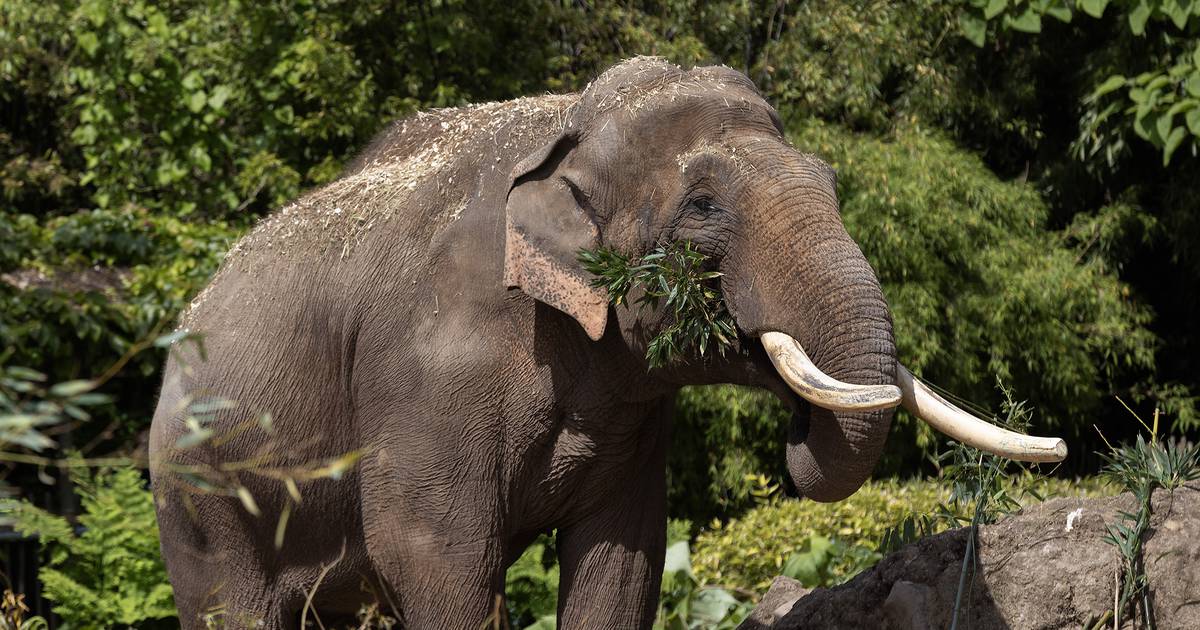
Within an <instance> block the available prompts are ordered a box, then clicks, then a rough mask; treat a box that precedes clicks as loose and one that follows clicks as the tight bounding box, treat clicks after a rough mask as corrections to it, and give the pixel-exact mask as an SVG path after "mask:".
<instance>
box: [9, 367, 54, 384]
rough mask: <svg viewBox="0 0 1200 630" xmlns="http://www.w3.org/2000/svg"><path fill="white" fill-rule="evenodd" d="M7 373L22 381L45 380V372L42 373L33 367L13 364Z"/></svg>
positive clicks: (40, 381) (42, 381) (41, 381)
mask: <svg viewBox="0 0 1200 630" xmlns="http://www.w3.org/2000/svg"><path fill="white" fill-rule="evenodd" d="M8 375H9V376H11V377H12V378H18V379H21V380H23V381H35V382H38V383H44V382H45V381H46V375H45V374H42V373H41V372H39V371H37V370H33V369H30V368H27V367H22V366H19V365H14V366H12V367H9V368H8Z"/></svg>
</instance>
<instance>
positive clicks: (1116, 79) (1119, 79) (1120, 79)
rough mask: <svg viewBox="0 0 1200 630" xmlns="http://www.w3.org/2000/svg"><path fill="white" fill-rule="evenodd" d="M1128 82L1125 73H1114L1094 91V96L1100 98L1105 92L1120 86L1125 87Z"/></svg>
mask: <svg viewBox="0 0 1200 630" xmlns="http://www.w3.org/2000/svg"><path fill="white" fill-rule="evenodd" d="M1126 82H1127V80H1126V79H1125V77H1124V76H1123V75H1120V74H1114V75H1113V76H1111V77H1108V78H1107V79H1105V80H1104V83H1101V84H1100V85H1099V86H1097V87H1096V89H1095V90H1093V91H1092V98H1093V99H1098V98H1100V97H1101V96H1104V95H1105V94H1108V93H1110V92H1112V91H1114V90H1116V89H1118V88H1121V87H1123V86H1124V85H1125V84H1126Z"/></svg>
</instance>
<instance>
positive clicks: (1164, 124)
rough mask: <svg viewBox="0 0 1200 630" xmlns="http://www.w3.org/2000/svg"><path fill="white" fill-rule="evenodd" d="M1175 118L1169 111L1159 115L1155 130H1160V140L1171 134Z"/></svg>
mask: <svg viewBox="0 0 1200 630" xmlns="http://www.w3.org/2000/svg"><path fill="white" fill-rule="evenodd" d="M1174 120H1175V118H1174V116H1171V115H1170V114H1167V113H1163V114H1161V115H1159V117H1158V119H1157V120H1155V122H1154V130H1155V131H1157V132H1158V139H1159V140H1160V141H1165V140H1166V138H1167V136H1169V135H1170V134H1171V127H1172V126H1173V123H1174Z"/></svg>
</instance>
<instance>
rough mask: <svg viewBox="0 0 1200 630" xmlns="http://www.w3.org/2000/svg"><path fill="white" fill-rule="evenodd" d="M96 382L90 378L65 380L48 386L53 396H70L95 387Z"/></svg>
mask: <svg viewBox="0 0 1200 630" xmlns="http://www.w3.org/2000/svg"><path fill="white" fill-rule="evenodd" d="M95 387H96V384H95V383H94V382H92V381H90V380H84V379H79V380H74V381H65V382H62V383H59V384H57V385H55V386H54V387H51V388H50V395H51V396H53V397H55V398H70V397H72V396H78V395H79V394H83V393H87V392H90V391H92V390H93V389H95Z"/></svg>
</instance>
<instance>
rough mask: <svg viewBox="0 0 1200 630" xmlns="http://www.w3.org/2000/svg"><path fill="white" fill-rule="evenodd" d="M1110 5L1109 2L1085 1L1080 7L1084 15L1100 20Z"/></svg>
mask: <svg viewBox="0 0 1200 630" xmlns="http://www.w3.org/2000/svg"><path fill="white" fill-rule="evenodd" d="M1108 3H1109V0H1083V1H1082V2H1080V3H1079V5H1080V8H1082V9H1083V12H1084V13H1087V14H1088V15H1090V16H1092V17H1094V18H1099V17H1103V16H1104V8H1105V7H1107V6H1108Z"/></svg>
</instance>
